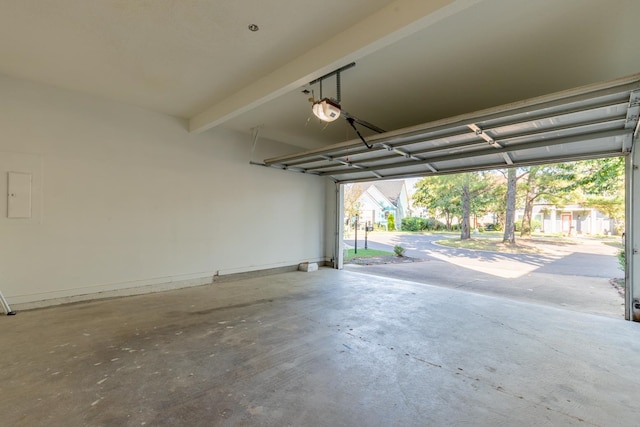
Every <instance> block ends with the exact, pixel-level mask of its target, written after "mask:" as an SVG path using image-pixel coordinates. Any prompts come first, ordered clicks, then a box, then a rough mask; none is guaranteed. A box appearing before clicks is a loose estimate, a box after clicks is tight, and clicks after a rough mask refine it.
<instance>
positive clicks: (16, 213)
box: [7, 172, 32, 218]
mask: <svg viewBox="0 0 640 427" xmlns="http://www.w3.org/2000/svg"><path fill="white" fill-rule="evenodd" d="M8 174H9V176H8V177H7V178H8V179H7V184H8V185H7V187H8V188H7V190H8V191H7V217H8V218H31V181H32V175H31V174H30V173H25V172H9V173H8Z"/></svg>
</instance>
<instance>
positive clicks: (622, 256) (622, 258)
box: [618, 249, 626, 271]
mask: <svg viewBox="0 0 640 427" xmlns="http://www.w3.org/2000/svg"><path fill="white" fill-rule="evenodd" d="M618 263H619V264H620V270H622V271H624V269H625V266H626V259H625V252H624V249H620V251H619V252H618Z"/></svg>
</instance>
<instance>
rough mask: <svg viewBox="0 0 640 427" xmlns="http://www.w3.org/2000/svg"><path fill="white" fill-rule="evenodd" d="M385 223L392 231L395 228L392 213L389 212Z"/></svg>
mask: <svg viewBox="0 0 640 427" xmlns="http://www.w3.org/2000/svg"><path fill="white" fill-rule="evenodd" d="M387 224H388V226H389V231H393V230H395V229H396V220H395V218H394V217H393V214H392V213H390V214H389V216H388V217H387Z"/></svg>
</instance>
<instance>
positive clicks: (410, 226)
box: [400, 217, 427, 231]
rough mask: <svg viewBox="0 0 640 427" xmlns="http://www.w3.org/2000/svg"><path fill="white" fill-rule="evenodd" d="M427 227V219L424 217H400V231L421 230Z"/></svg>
mask: <svg viewBox="0 0 640 427" xmlns="http://www.w3.org/2000/svg"><path fill="white" fill-rule="evenodd" d="M426 228H427V220H426V219H424V218H417V217H408V218H402V223H401V224H400V229H401V230H402V231H422V230H425V229H426Z"/></svg>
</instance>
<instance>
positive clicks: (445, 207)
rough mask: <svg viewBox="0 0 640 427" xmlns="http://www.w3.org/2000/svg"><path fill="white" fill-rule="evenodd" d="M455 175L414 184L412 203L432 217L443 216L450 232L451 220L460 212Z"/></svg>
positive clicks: (436, 177)
mask: <svg viewBox="0 0 640 427" xmlns="http://www.w3.org/2000/svg"><path fill="white" fill-rule="evenodd" d="M455 177H456V175H438V176H432V177H426V178H423V179H421V180H420V181H418V182H417V183H416V186H415V188H416V191H415V193H414V194H413V201H414V204H415V205H416V206H423V207H425V208H427V209H429V211H430V212H431V214H432V215H434V216H435V215H442V216H444V220H445V225H446V227H447V230H451V222H452V219H453V218H454V217H455V216H457V215H458V213H459V212H461V210H460V191H459V189H458V188H457V183H456V180H455Z"/></svg>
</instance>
